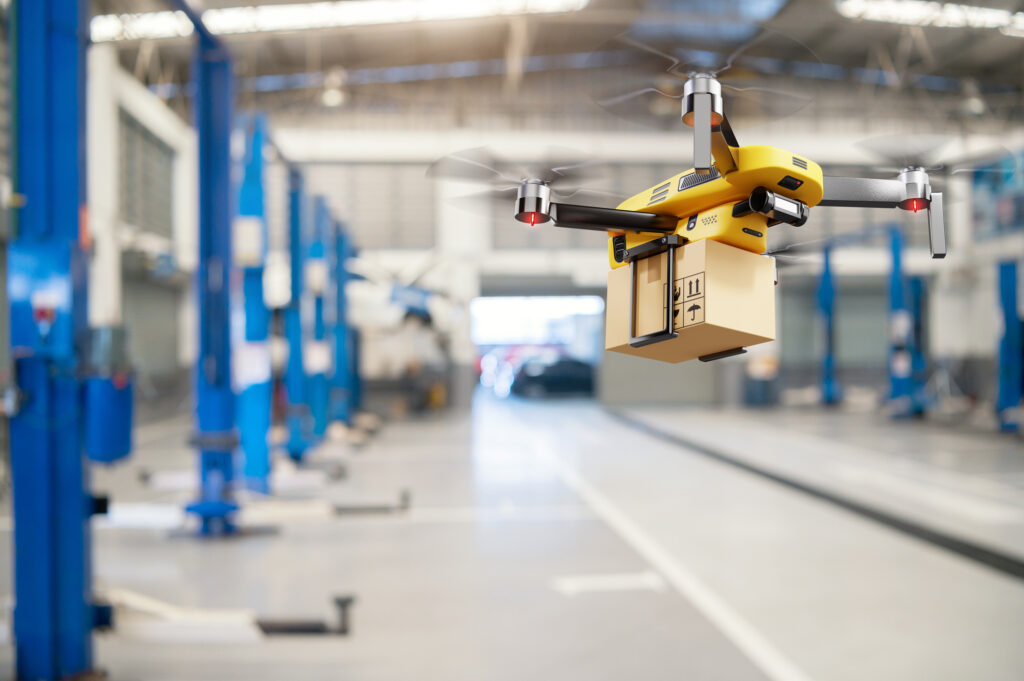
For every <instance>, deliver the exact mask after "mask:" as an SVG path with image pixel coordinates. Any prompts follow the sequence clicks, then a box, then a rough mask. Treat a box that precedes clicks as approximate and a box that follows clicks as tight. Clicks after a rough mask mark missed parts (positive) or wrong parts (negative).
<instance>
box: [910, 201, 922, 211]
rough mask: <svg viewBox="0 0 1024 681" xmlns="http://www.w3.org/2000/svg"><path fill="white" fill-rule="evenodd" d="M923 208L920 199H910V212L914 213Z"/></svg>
mask: <svg viewBox="0 0 1024 681" xmlns="http://www.w3.org/2000/svg"><path fill="white" fill-rule="evenodd" d="M922 208H924V201H923V200H922V199H910V210H912V211H914V212H915V213H916V212H917V211H919V210H921V209H922Z"/></svg>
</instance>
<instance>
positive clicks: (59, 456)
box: [7, 0, 132, 681]
mask: <svg viewBox="0 0 1024 681" xmlns="http://www.w3.org/2000/svg"><path fill="white" fill-rule="evenodd" d="M13 11H14V35H13V42H14V49H13V53H14V64H15V66H14V83H15V92H16V97H15V99H16V104H15V111H14V114H15V115H14V126H13V127H14V154H13V156H14V166H15V171H14V179H15V191H16V192H17V193H18V194H19V195H20V196H22V197H23V202H22V203H21V205H20V206H19V208H18V210H17V212H16V213H15V214H14V215H13V216H12V217H13V218H14V220H15V222H16V232H15V234H16V236H15V238H14V239H13V240H12V241H11V243H10V245H9V247H8V270H7V287H8V294H9V300H10V338H11V346H12V347H11V355H12V357H13V358H14V373H15V380H16V383H17V390H18V395H17V397H18V399H17V400H16V402H17V404H15V405H11V406H13V407H14V412H13V413H12V414H10V416H11V420H10V424H9V427H10V459H11V461H10V466H11V488H12V497H13V504H12V512H13V520H14V600H15V606H14V640H15V655H16V658H17V659H16V667H17V670H16V676H17V678H18V679H19V680H20V681H56V680H57V679H66V678H71V677H75V678H79V677H85V676H87V675H89V674H91V673H94V672H95V670H94V668H93V651H92V630H93V629H94V628H96V627H99V626H109V625H110V624H111V610H110V608H109V606H105V605H102V604H99V603H96V602H94V600H93V596H92V542H91V533H90V525H89V522H90V521H89V518H90V516H92V515H94V514H96V513H102V512H104V510H105V508H106V505H107V502H106V499H104V498H99V497H95V496H93V495H92V494H91V493H90V492H89V471H88V467H87V466H86V464H85V456H88V457H89V458H92V459H95V460H97V461H103V462H111V461H116V460H118V459H121V458H123V457H125V456H127V455H128V453H129V451H130V449H131V418H132V409H131V405H132V394H131V385H130V382H129V380H128V379H129V376H128V374H127V373H126V372H125V371H124V367H123V365H122V360H121V359H119V358H118V357H117V355H119V354H120V352H121V350H123V337H119V338H116V339H115V337H114V335H113V334H109V333H108V332H110V331H112V329H111V328H110V327H108V328H106V329H103V330H102V332H101V333H97V334H92V333H91V331H90V329H89V328H88V323H87V304H88V295H87V285H88V278H87V276H86V272H87V266H88V263H87V260H86V257H85V248H86V247H87V245H88V229H87V225H86V223H85V219H84V218H85V215H86V212H85V210H84V208H85V205H84V202H85V196H86V192H85V174H84V172H83V168H84V167H85V135H84V111H85V100H84V94H85V68H84V67H85V47H86V40H87V35H88V30H87V28H88V20H87V16H88V12H87V3H83V2H80V1H79V0H33V2H19V3H17V4H16V5H15V7H14V10H13Z"/></svg>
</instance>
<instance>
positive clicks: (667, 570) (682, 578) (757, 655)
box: [538, 443, 812, 681]
mask: <svg viewBox="0 0 1024 681" xmlns="http://www.w3.org/2000/svg"><path fill="white" fill-rule="evenodd" d="M538 449H540V450H541V451H544V452H547V455H548V459H549V461H550V463H551V465H552V466H553V467H554V468H555V469H556V470H557V471H558V473H559V475H560V476H561V478H562V480H563V481H564V482H565V484H566V485H568V486H569V488H570V489H572V490H573V491H574V492H576V493H577V494H578V495H580V497H581V498H582V499H583V500H584V501H585V502H586V503H587V505H588V506H590V507H591V508H592V509H593V510H594V513H596V514H597V515H598V516H599V517H600V518H601V519H602V520H604V521H605V522H606V523H608V525H609V526H610V527H611V528H612V529H613V530H614V531H615V532H616V533H617V534H618V535H619V536H620V537H621V538H622V539H623V541H625V542H626V543H627V544H629V545H630V546H632V547H633V549H634V550H635V551H636V552H637V553H639V554H640V555H641V556H643V557H644V558H645V559H646V560H647V561H648V562H649V563H650V564H651V566H653V567H654V568H655V569H656V570H657V571H658V572H660V573H661V574H662V575H664V577H665V578H666V579H667V580H668V582H669V583H670V584H671V585H672V586H673V587H674V588H675V589H676V591H678V592H679V593H680V594H681V595H682V596H683V597H684V598H686V599H687V600H688V601H690V603H692V604H693V605H694V606H695V607H696V608H697V610H699V611H700V612H701V614H703V615H704V616H705V617H706V618H707V619H708V620H710V621H711V622H712V623H713V624H714V625H715V626H716V627H717V628H718V630H719V631H721V632H722V634H724V635H725V637H726V638H728V639H729V640H730V641H731V642H732V643H733V645H735V646H736V647H737V648H739V649H740V651H741V652H742V653H743V654H744V655H746V656H747V658H748V659H750V661H751V662H753V663H754V664H755V665H756V666H757V667H758V668H760V669H761V671H762V672H764V674H765V675H766V676H768V678H770V679H773V681H812V680H811V677H810V676H808V675H807V674H805V673H804V672H803V671H802V670H801V669H799V668H798V667H797V666H796V665H795V664H794V663H793V662H791V661H790V660H789V659H788V658H786V657H785V656H784V655H783V654H782V653H781V652H779V651H778V650H777V649H776V648H775V646H773V645H772V644H771V643H770V642H769V641H768V640H767V639H765V638H764V637H763V636H762V635H761V634H760V633H759V632H758V631H757V629H755V628H754V626H753V625H751V624H750V623H749V622H747V621H746V620H745V619H743V617H742V616H741V615H740V614H739V613H737V612H736V611H735V610H733V609H732V608H731V607H730V606H729V605H728V604H727V603H726V602H725V601H724V600H722V599H721V598H720V597H719V596H718V595H717V594H716V593H715V592H714V591H712V590H711V589H710V588H709V587H708V586H707V585H705V584H704V583H703V582H701V581H700V579H698V578H697V576H696V575H694V574H693V573H691V572H690V571H689V570H687V569H686V568H685V567H683V566H682V565H680V564H679V563H678V562H677V561H676V560H675V558H673V557H672V555H671V554H670V553H669V552H668V551H666V550H665V549H663V548H662V547H661V546H660V545H659V544H658V543H657V542H656V541H655V540H654V539H652V538H651V537H650V536H648V535H647V534H646V533H645V532H644V531H643V530H642V529H640V527H638V526H637V525H636V524H635V523H634V522H633V521H632V520H630V519H629V518H628V517H627V516H626V515H625V514H624V513H623V512H622V511H620V510H619V508H618V507H617V506H615V504H613V503H612V502H611V501H610V500H609V499H608V498H607V497H605V496H604V495H603V494H602V493H601V492H599V491H598V490H597V489H596V488H595V487H593V486H592V485H591V484H590V483H589V482H587V481H586V480H584V479H583V478H582V477H580V475H579V473H577V472H576V471H575V470H574V469H573V468H571V467H570V466H568V465H567V464H566V463H565V462H564V461H562V459H561V458H559V457H558V455H557V453H555V452H552V451H551V450H550V448H549V447H548V446H547V443H539V444H538Z"/></svg>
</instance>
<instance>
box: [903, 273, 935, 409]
mask: <svg viewBox="0 0 1024 681" xmlns="http://www.w3.org/2000/svg"><path fill="white" fill-rule="evenodd" d="M907 295H908V297H909V298H910V318H911V324H912V328H911V336H910V340H911V343H910V382H911V388H910V389H911V391H912V402H911V411H912V413H913V415H915V416H920V415H921V414H924V413H925V411H926V410H927V409H928V407H929V406H931V398H930V397H929V395H928V357H927V356H926V355H925V342H926V335H927V332H926V330H925V326H924V324H925V318H924V305H925V281H924V278H923V277H918V276H914V277H908V278H907Z"/></svg>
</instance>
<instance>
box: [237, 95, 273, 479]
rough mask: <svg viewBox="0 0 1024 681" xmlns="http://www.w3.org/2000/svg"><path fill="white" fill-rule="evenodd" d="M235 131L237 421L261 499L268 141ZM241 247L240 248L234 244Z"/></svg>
mask: <svg viewBox="0 0 1024 681" xmlns="http://www.w3.org/2000/svg"><path fill="white" fill-rule="evenodd" d="M238 129H239V130H240V131H241V132H242V133H243V134H244V135H245V140H246V143H245V155H244V157H243V159H242V162H243V163H242V164H243V174H242V182H241V186H240V187H239V192H238V216H237V217H236V218H235V230H234V231H235V234H234V238H235V239H236V248H235V256H236V257H235V260H236V262H235V264H236V266H238V267H239V268H240V269H241V271H242V291H243V298H244V316H245V332H244V339H243V340H242V344H241V346H240V348H239V349H238V350H239V354H240V357H238V358H237V360H238V361H237V362H236V367H237V370H236V372H235V374H236V376H235V380H236V382H237V383H238V388H239V393H238V403H237V414H236V416H237V419H238V432H239V441H240V443H241V449H242V455H243V464H242V476H243V479H244V481H245V486H246V487H247V488H249V489H251V490H253V491H256V492H262V493H264V494H266V493H269V492H270V482H269V479H270V447H269V444H268V441H267V434H268V433H269V432H270V426H271V422H270V421H271V402H272V395H273V384H272V380H271V378H272V368H271V359H270V345H269V336H270V310H268V309H267V305H266V300H265V298H264V292H263V270H264V267H265V265H266V258H267V221H266V213H265V206H264V199H263V182H264V173H263V152H264V146H265V143H266V136H267V122H266V117H265V116H263V115H261V114H254V115H243V116H240V117H239V119H238ZM238 241H240V242H241V243H238Z"/></svg>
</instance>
